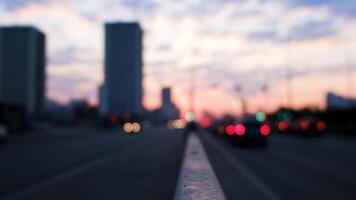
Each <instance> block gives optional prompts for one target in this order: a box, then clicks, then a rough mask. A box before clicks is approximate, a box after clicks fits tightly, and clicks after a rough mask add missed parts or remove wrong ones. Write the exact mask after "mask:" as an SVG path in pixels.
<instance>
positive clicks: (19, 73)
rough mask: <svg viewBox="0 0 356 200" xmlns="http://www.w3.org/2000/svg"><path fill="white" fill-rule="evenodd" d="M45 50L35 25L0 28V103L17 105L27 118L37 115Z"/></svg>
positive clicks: (41, 98)
mask: <svg viewBox="0 0 356 200" xmlns="http://www.w3.org/2000/svg"><path fill="white" fill-rule="evenodd" d="M45 51H46V48H45V35H44V34H43V33H41V32H40V31H39V30H37V29H36V28H34V27H2V28H0V103H2V104H4V105H7V104H9V105H18V106H21V107H23V108H24V109H25V112H26V115H27V116H29V117H32V116H39V115H41V113H42V112H43V107H44V101H45Z"/></svg>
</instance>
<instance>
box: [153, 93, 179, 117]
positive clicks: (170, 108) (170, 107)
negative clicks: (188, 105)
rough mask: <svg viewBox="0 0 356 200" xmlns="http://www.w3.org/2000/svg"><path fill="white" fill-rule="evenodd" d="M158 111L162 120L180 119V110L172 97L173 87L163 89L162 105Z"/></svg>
mask: <svg viewBox="0 0 356 200" xmlns="http://www.w3.org/2000/svg"><path fill="white" fill-rule="evenodd" d="M156 112H157V114H158V118H159V119H160V120H161V121H168V120H172V119H179V110H178V108H177V106H176V105H175V104H174V103H173V101H172V99H171V88H169V87H166V88H163V89H162V105H161V107H160V108H159V109H158V110H157V111H156Z"/></svg>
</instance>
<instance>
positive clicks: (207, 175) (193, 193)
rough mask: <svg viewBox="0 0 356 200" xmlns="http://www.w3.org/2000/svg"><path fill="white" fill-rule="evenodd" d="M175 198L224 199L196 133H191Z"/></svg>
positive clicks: (178, 199)
mask: <svg viewBox="0 0 356 200" xmlns="http://www.w3.org/2000/svg"><path fill="white" fill-rule="evenodd" d="M174 199H175V200H186V199H190V200H191V199H199V200H201V199H215V200H224V199H226V198H225V195H224V192H223V190H222V188H221V186H220V184H219V182H218V180H217V178H216V175H215V173H214V171H213V169H212V167H211V165H210V162H209V160H208V158H207V156H206V153H205V151H204V148H203V146H202V144H201V142H200V139H199V138H198V136H197V135H196V133H194V132H192V133H190V134H189V136H188V139H187V145H186V148H185V152H184V158H183V164H182V167H181V171H180V175H179V179H178V184H177V188H176V193H175V198H174Z"/></svg>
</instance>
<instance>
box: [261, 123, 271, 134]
mask: <svg viewBox="0 0 356 200" xmlns="http://www.w3.org/2000/svg"><path fill="white" fill-rule="evenodd" d="M260 133H261V135H263V136H268V135H269V134H270V133H271V128H270V127H269V126H268V124H263V125H262V126H261V127H260Z"/></svg>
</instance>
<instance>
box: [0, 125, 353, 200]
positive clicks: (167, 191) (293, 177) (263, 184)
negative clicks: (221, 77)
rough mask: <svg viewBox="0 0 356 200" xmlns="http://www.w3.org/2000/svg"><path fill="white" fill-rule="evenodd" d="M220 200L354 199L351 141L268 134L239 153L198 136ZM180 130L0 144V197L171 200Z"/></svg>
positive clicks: (28, 138)
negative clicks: (265, 141) (261, 145)
mask: <svg viewBox="0 0 356 200" xmlns="http://www.w3.org/2000/svg"><path fill="white" fill-rule="evenodd" d="M199 136H200V139H201V141H202V143H203V146H204V148H205V151H206V153H207V155H208V158H209V160H210V163H211V165H212V168H213V170H214V171H215V174H216V177H217V179H218V181H219V183H220V185H221V187H222V189H223V191H224V193H225V196H226V197H227V199H355V198H356V189H355V188H356V159H355V158H356V139H354V138H346V137H336V136H326V137H323V138H301V137H292V136H272V137H270V138H269V144H268V146H267V147H266V148H248V147H239V146H236V145H233V144H231V143H228V142H226V141H225V140H224V139H223V138H221V137H216V136H213V135H211V134H210V133H208V132H206V131H200V133H199ZM184 147H185V144H184V134H183V131H182V130H170V129H167V128H165V127H154V128H152V129H150V130H147V131H144V132H142V133H140V134H124V133H123V132H122V131H121V130H120V129H115V130H99V129H98V130H96V129H89V128H60V129H54V130H51V131H47V132H43V133H41V132H38V133H37V132H35V133H28V134H21V135H19V134H17V135H13V136H11V137H10V138H9V141H8V143H6V144H2V145H0V199H1V200H2V199H4V200H5V199H30V200H31V199H36V200H41V199H153V200H159V199H163V200H165V199H172V198H173V197H174V193H175V190H176V186H177V179H178V175H179V172H180V167H181V162H182V156H183V152H184Z"/></svg>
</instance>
